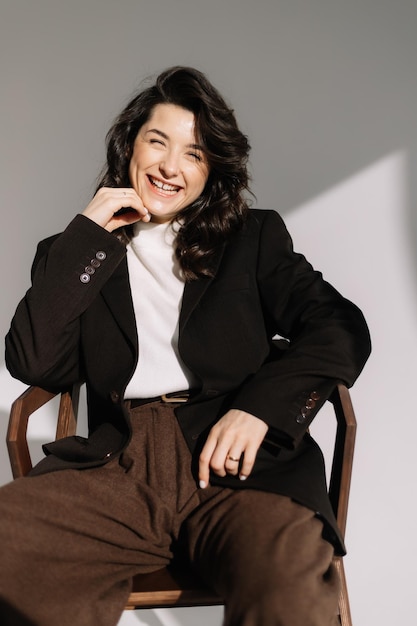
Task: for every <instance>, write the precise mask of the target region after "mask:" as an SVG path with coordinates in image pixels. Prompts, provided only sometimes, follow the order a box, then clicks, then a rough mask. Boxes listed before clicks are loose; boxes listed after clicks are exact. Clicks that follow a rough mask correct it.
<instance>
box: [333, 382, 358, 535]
mask: <svg viewBox="0 0 417 626" xmlns="http://www.w3.org/2000/svg"><path fill="white" fill-rule="evenodd" d="M330 400H331V402H332V403H333V407H334V411H335V415H336V419H337V430H336V441H335V447H334V455H333V463H332V469H331V474H330V485H329V497H330V502H331V504H332V507H333V510H334V513H335V516H336V519H337V523H338V526H339V529H340V531H341V534H342V536H343V537H344V536H345V532H346V520H347V512H348V503H349V492H350V484H351V478H352V467H353V454H354V449H355V438H356V425H357V424H356V418H355V413H354V410H353V406H352V402H351V398H350V394H349V390H348V389H347V387H346V386H345V385H342V384H339V385H337V388H336V389H335V391H334V392H333V394H332V397H331V398H330Z"/></svg>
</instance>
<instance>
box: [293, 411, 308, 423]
mask: <svg viewBox="0 0 417 626" xmlns="http://www.w3.org/2000/svg"><path fill="white" fill-rule="evenodd" d="M295 421H296V422H297V424H304V422H305V421H306V417H305V415H302V413H300V415H297V417H296V418H295Z"/></svg>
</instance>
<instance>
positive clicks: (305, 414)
mask: <svg viewBox="0 0 417 626" xmlns="http://www.w3.org/2000/svg"><path fill="white" fill-rule="evenodd" d="M300 413H301V415H302V416H303V417H304V418H305V417H308V416H309V415H310V413H311V409H309V408H308V407H306V406H303V408H302V409H301V411H300Z"/></svg>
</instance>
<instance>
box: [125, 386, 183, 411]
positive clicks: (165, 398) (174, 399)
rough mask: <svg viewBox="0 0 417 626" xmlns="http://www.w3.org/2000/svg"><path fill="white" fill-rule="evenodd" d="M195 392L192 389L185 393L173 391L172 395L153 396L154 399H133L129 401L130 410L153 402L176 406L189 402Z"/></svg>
mask: <svg viewBox="0 0 417 626" xmlns="http://www.w3.org/2000/svg"><path fill="white" fill-rule="evenodd" d="M192 394H193V392H192V390H191V389H187V390H184V391H173V392H171V393H163V394H162V395H161V396H153V397H152V398H133V399H132V400H129V402H130V408H131V409H135V408H136V407H138V406H142V405H143V404H150V403H151V402H164V403H165V404H175V403H183V402H188V400H189V399H190V398H191V396H192Z"/></svg>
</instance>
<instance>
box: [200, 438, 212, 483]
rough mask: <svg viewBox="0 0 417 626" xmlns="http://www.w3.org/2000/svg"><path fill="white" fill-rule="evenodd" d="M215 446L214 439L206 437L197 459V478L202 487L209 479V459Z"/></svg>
mask: <svg viewBox="0 0 417 626" xmlns="http://www.w3.org/2000/svg"><path fill="white" fill-rule="evenodd" d="M215 447H216V440H215V439H214V437H210V435H209V436H208V438H207V441H206V443H205V444H204V446H203V449H202V451H201V453H200V458H199V460H198V480H199V485H200V487H201V488H202V489H204V488H205V487H207V485H208V484H209V479H210V461H211V457H212V456H213V452H214V450H215Z"/></svg>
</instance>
